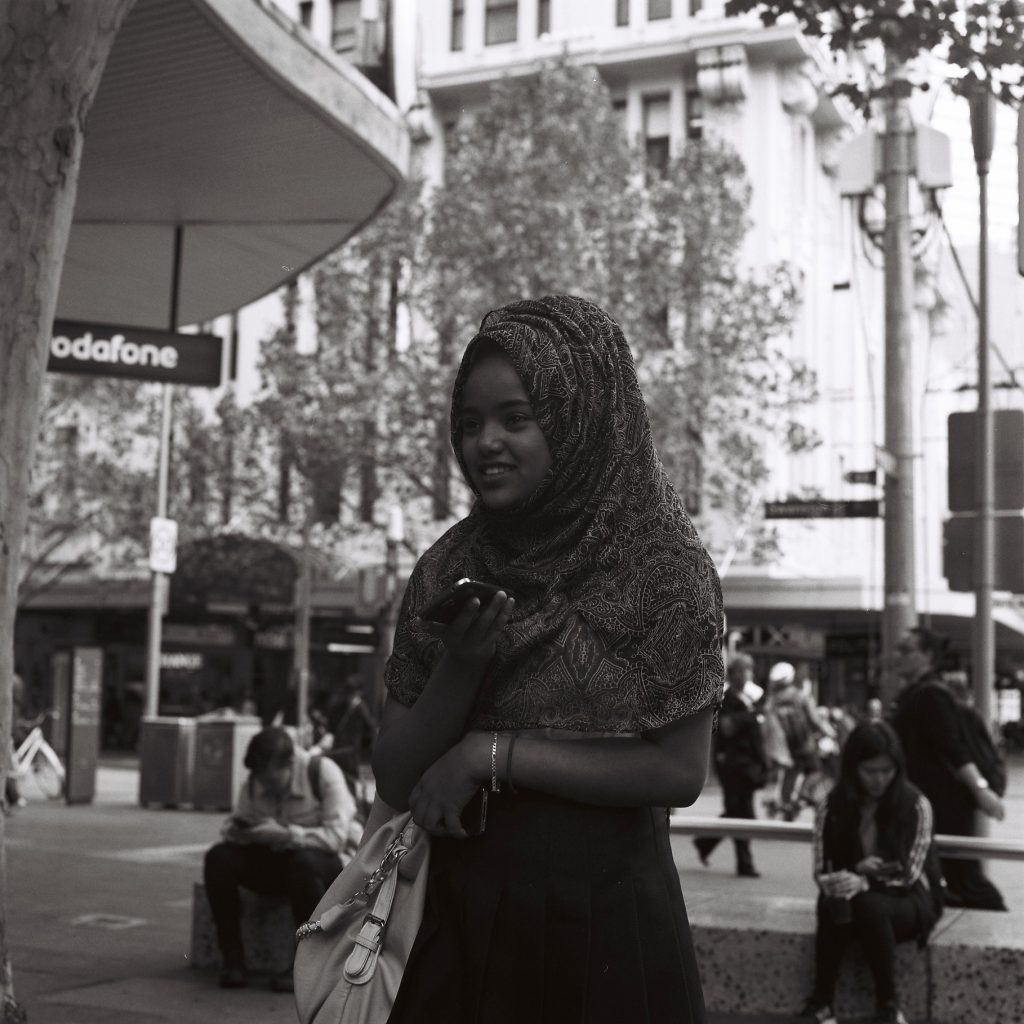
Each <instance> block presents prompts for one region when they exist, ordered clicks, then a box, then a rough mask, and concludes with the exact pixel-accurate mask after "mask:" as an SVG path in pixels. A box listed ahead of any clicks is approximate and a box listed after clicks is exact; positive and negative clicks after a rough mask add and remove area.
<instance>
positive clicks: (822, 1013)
mask: <svg viewBox="0 0 1024 1024" xmlns="http://www.w3.org/2000/svg"><path fill="white" fill-rule="evenodd" d="M799 1019H800V1020H806V1021H813V1022H814V1024H838V1022H837V1021H836V1015H835V1014H834V1013H833V1012H832V1007H831V1006H829V1005H828V1004H827V1003H818V1002H815V1001H814V1000H813V999H808V1000H807V1002H806V1003H804V1008H803V1009H802V1010H801V1011H800V1017H799Z"/></svg>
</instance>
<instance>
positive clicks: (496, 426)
mask: <svg viewBox="0 0 1024 1024" xmlns="http://www.w3.org/2000/svg"><path fill="white" fill-rule="evenodd" d="M459 430H460V435H461V437H460V442H461V448H462V460H463V462H464V463H465V466H466V470H467V472H468V473H469V479H470V482H471V483H472V485H473V487H474V489H475V490H476V492H477V493H478V494H479V495H480V500H481V501H482V502H483V503H484V504H485V505H486V506H487V507H488V508H492V509H496V510H506V509H510V508H512V507H514V506H515V505H518V504H519V503H520V502H523V501H525V500H526V499H527V498H528V497H529V496H530V495H531V494H532V493H533V492H534V491H535V490H536V489H537V486H538V484H540V482H541V480H543V479H544V476H545V474H546V473H547V471H548V469H550V468H551V452H550V450H549V449H548V443H547V439H546V438H545V437H544V434H543V432H542V431H541V429H540V425H539V424H538V423H537V419H536V417H535V416H534V413H533V406H532V405H531V404H530V399H529V398H528V397H527V394H526V390H525V388H524V387H523V382H522V381H521V380H520V379H519V374H518V373H516V370H515V367H514V366H513V365H512V362H511V360H510V359H509V358H508V357H507V356H505V355H504V354H502V353H501V352H500V351H497V350H495V349H490V348H489V349H488V350H487V351H486V352H484V353H483V354H481V356H480V358H479V359H478V360H477V362H476V363H475V364H474V365H473V368H472V370H470V372H469V375H468V376H467V377H466V383H465V385H464V386H463V389H462V407H461V409H460V410H459Z"/></svg>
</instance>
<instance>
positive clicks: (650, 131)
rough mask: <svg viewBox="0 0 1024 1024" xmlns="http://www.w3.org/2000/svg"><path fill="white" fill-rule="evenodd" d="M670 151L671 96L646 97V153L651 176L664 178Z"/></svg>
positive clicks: (648, 170)
mask: <svg viewBox="0 0 1024 1024" xmlns="http://www.w3.org/2000/svg"><path fill="white" fill-rule="evenodd" d="M669 152H670V132H669V98H668V96H645V97H644V155H645V157H646V160H647V173H648V175H649V176H650V177H652V178H654V177H658V178H663V177H664V176H665V174H666V172H667V171H668V161H669Z"/></svg>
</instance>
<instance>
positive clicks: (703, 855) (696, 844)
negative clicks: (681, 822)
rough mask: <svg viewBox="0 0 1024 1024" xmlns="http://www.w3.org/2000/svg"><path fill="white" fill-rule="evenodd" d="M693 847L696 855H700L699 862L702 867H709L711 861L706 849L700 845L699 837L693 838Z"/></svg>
mask: <svg viewBox="0 0 1024 1024" xmlns="http://www.w3.org/2000/svg"><path fill="white" fill-rule="evenodd" d="M693 847H694V849H695V850H696V851H697V856H698V857H700V862H701V864H703V865H704V867H709V866H710V864H711V862H710V861H709V860H708V854H707V851H706V850H705V849H704V847H702V846H701V845H700V840H699V839H694V841H693Z"/></svg>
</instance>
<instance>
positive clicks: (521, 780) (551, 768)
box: [409, 708, 714, 836]
mask: <svg viewBox="0 0 1024 1024" xmlns="http://www.w3.org/2000/svg"><path fill="white" fill-rule="evenodd" d="M713 717H714V709H713V708H706V709H705V710H703V711H700V712H698V713H697V714H695V715H691V716H689V717H687V718H683V719H680V720H679V721H677V722H673V723H671V724H669V725H666V726H664V727H662V728H660V729H655V730H652V731H651V732H648V733H645V734H644V735H643V736H642V737H629V738H623V739H614V738H610V739H608V738H599V739H549V738H547V737H543V736H535V735H530V734H526V735H523V736H520V737H519V738H517V740H516V745H515V748H514V752H513V758H512V764H511V781H512V783H513V784H514V786H515V788H516V789H517V790H524V789H530V790H535V791H537V792H540V793H547V794H549V795H551V796H556V797H560V798H562V799H564V800H573V801H576V802H578V803H587V804H599V805H603V806H608V807H630V806H632V807H686V806H689V805H690V804H692V803H693V802H694V801H695V800H696V799H697V797H698V796H699V795H700V791H701V789H702V788H703V786H704V780H705V778H706V776H707V767H708V757H709V754H710V745H711V721H712V718H713ZM511 739H512V737H511V734H509V733H499V734H498V749H497V756H496V757H495V765H496V767H497V773H498V778H499V780H500V781H501V782H502V783H503V784H506V785H507V783H508V781H509V779H508V777H507V766H508V748H509V744H510V743H511ZM492 746H493V734H492V733H489V732H471V733H467V735H466V736H465V737H464V738H463V739H462V741H461V742H459V743H458V744H457V745H455V746H453V747H452V748H451V749H450V750H449V751H448V752H447V753H445V754H444V755H443V756H442V757H440V758H439V759H438V760H437V761H436V762H435V763H434V764H432V765H431V766H430V767H429V768H428V769H427V771H426V772H424V774H423V777H422V778H421V779H420V780H419V782H418V783H417V784H416V786H415V787H414V789H413V791H412V793H411V794H410V796H409V804H410V806H411V807H412V810H413V816H414V818H415V820H416V821H417V822H418V823H419V824H421V825H423V826H424V827H425V828H427V829H428V830H429V831H431V832H436V833H438V834H443V835H453V836H462V835H464V833H463V831H462V829H461V825H460V823H459V813H460V812H461V810H462V809H463V807H464V806H465V805H466V803H467V801H468V800H469V799H470V797H471V796H472V795H473V793H474V792H475V791H476V790H477V789H478V788H479V787H480V786H489V785H490V782H491V758H492Z"/></svg>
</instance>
